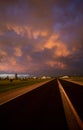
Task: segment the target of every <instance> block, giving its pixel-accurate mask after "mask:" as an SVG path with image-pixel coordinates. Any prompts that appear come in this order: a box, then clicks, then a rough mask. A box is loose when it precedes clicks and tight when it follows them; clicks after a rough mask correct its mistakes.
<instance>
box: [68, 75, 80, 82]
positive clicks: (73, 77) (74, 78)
mask: <svg viewBox="0 0 83 130" xmlns="http://www.w3.org/2000/svg"><path fill="white" fill-rule="evenodd" d="M70 79H71V80H73V81H77V82H83V77H81V76H71V77H70Z"/></svg>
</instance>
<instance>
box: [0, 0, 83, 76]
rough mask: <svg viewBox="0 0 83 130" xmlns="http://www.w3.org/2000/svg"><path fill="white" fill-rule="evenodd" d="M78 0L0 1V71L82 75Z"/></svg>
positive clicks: (82, 24)
mask: <svg viewBox="0 0 83 130" xmlns="http://www.w3.org/2000/svg"><path fill="white" fill-rule="evenodd" d="M82 5H83V1H82V0H12V1H11V0H1V1H0V72H1V73H2V72H5V73H12V72H13V73H30V74H33V75H51V76H56V75H64V74H71V75H74V74H83V67H82V66H83V8H82Z"/></svg>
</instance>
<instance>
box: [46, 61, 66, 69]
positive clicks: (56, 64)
mask: <svg viewBox="0 0 83 130" xmlns="http://www.w3.org/2000/svg"><path fill="white" fill-rule="evenodd" d="M47 65H49V66H50V67H53V68H54V67H55V68H61V69H64V68H66V67H67V66H66V64H64V63H62V62H59V61H48V62H47Z"/></svg>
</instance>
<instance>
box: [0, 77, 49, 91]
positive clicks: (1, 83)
mask: <svg viewBox="0 0 83 130" xmlns="http://www.w3.org/2000/svg"><path fill="white" fill-rule="evenodd" d="M48 80H49V79H27V80H19V79H18V80H13V81H12V82H11V81H10V80H0V93H3V92H7V91H10V90H13V89H18V88H21V87H25V86H30V85H33V84H37V83H41V82H44V81H48Z"/></svg>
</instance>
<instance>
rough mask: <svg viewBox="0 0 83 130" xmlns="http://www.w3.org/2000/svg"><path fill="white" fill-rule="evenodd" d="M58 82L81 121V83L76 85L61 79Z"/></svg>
mask: <svg viewBox="0 0 83 130" xmlns="http://www.w3.org/2000/svg"><path fill="white" fill-rule="evenodd" d="M60 82H61V84H62V86H63V88H64V90H65V92H66V93H67V95H68V97H69V99H70V100H71V102H72V104H73V105H74V107H75V109H76V111H77V113H78V115H79V116H80V118H81V120H82V121H83V85H78V84H75V83H71V82H68V81H64V80H61V79H60Z"/></svg>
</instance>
